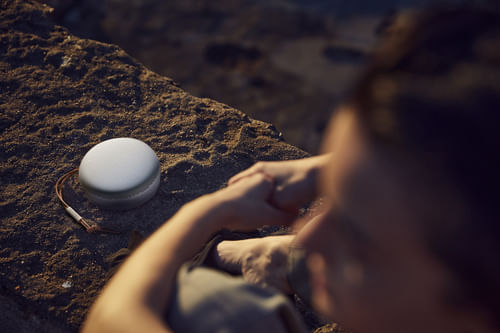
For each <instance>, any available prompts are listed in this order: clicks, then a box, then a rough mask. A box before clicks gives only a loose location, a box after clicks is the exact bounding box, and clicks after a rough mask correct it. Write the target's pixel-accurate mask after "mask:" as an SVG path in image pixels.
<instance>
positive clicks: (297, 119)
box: [41, 0, 499, 153]
mask: <svg viewBox="0 0 500 333" xmlns="http://www.w3.org/2000/svg"><path fill="white" fill-rule="evenodd" d="M41 1H42V0H41ZM42 2H46V3H47V4H49V5H50V6H52V7H54V8H55V12H54V15H55V18H56V21H57V23H59V24H60V25H63V26H65V27H67V28H69V29H70V31H71V32H72V33H74V34H76V35H77V36H80V37H84V38H91V39H95V40H99V41H104V42H110V43H114V44H118V45H119V46H121V47H122V48H123V49H124V50H125V51H127V52H128V53H129V54H130V55H132V56H133V57H135V58H136V59H137V60H139V61H140V62H142V63H143V64H144V65H145V66H146V67H148V68H150V69H152V70H153V71H155V72H157V73H159V74H162V75H166V76H168V77H171V78H173V79H174V80H175V81H176V82H178V83H179V84H180V85H181V87H182V88H183V89H185V90H187V91H188V92H190V93H192V94H193V95H195V96H199V97H210V98H213V99H216V100H218V101H221V102H223V103H226V104H228V105H231V106H233V107H236V108H238V109H240V110H242V111H243V112H245V113H247V114H248V115H250V116H251V117H254V118H256V119H260V120H263V121H266V122H270V123H272V124H274V125H275V126H276V127H277V128H278V130H280V131H281V132H283V134H284V138H285V140H286V141H287V142H289V143H291V144H293V145H296V146H298V147H300V148H302V149H304V150H306V151H308V152H310V153H316V152H317V151H318V148H319V145H320V141H321V135H322V132H323V130H324V128H325V126H326V125H327V121H328V118H329V116H330V113H331V110H332V109H333V107H334V106H335V105H336V103H337V102H338V101H339V100H340V98H341V96H342V95H343V94H344V92H345V90H346V89H348V88H349V86H350V84H351V82H352V81H353V80H355V79H356V77H357V74H358V72H359V69H360V67H361V65H362V64H363V63H364V61H365V59H366V53H367V51H368V50H369V49H370V47H371V46H372V45H373V43H374V41H375V40H376V34H377V31H378V30H380V26H381V22H384V21H387V20H389V19H390V17H391V16H392V15H393V14H394V13H396V12H397V11H399V10H404V9H408V8H417V7H424V6H428V5H436V4H440V3H452V4H454V3H460V2H465V3H469V4H470V3H473V2H474V3H477V4H479V5H481V6H488V7H490V8H493V9H497V8H498V3H499V2H498V1H497V0H476V1H474V0H471V1H459V0H448V1H436V0H434V1H430V0H383V1H367V0H358V1H346V0H182V1H173V0H168V1H159V0H134V1H129V0H86V1H81V0H47V1H42Z"/></svg>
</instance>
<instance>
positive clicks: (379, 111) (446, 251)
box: [83, 8, 500, 332]
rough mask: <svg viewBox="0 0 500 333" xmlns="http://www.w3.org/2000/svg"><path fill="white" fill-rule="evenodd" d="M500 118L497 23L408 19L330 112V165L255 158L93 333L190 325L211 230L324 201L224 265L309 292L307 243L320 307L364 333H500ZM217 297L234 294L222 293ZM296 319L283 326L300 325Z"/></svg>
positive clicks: (98, 316)
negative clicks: (297, 279)
mask: <svg viewBox="0 0 500 333" xmlns="http://www.w3.org/2000/svg"><path fill="white" fill-rule="evenodd" d="M499 111H500V22H499V17H498V16H496V15H494V14H491V13H487V12H482V11H476V10H473V9H470V8H464V9H450V10H437V11H428V12H425V13H411V14H406V15H401V16H398V18H397V20H396V22H395V23H394V24H392V25H391V26H390V27H389V28H388V30H387V32H386V33H385V37H384V39H383V41H382V43H381V44H380V46H379V47H378V48H377V49H376V51H375V52H374V55H373V59H372V62H371V64H370V66H369V67H368V68H367V69H366V71H365V73H364V75H363V76H362V77H361V78H360V80H359V82H358V84H357V85H356V86H355V87H354V89H353V91H352V93H351V94H350V95H349V96H348V98H346V100H345V102H344V103H343V104H342V106H341V107H339V108H338V110H337V112H336V113H335V115H334V117H333V118H332V121H331V123H330V126H329V130H328V133H327V137H326V139H325V141H324V146H323V151H324V152H325V155H321V156H317V157H312V158H309V159H304V160H298V161H285V162H261V163H258V164H257V165H255V166H254V167H252V168H250V169H248V170H246V171H244V172H242V173H240V174H238V175H236V176H234V177H233V178H232V179H231V180H230V181H229V186H228V187H227V188H224V189H222V190H220V191H218V192H215V193H212V194H208V195H205V196H202V197H200V198H198V199H196V200H194V201H193V202H190V203H188V204H186V205H184V206H183V207H182V208H181V209H180V210H179V212H178V213H177V214H176V215H175V216H174V217H172V218H171V219H170V220H169V221H167V222H166V223H165V224H164V225H163V226H161V227H160V228H159V230H158V231H156V232H155V233H154V234H153V235H152V236H151V237H150V238H149V239H148V240H147V241H146V242H145V243H144V244H143V245H142V246H141V247H139V248H138V249H137V250H136V251H135V252H134V253H133V254H132V255H131V256H130V258H129V259H128V260H127V261H126V262H125V263H124V264H123V266H122V267H121V269H120V270H119V271H118V272H117V274H116V275H115V276H114V277H113V279H112V280H111V281H110V282H109V283H108V285H107V286H106V287H105V288H104V290H103V292H102V294H101V295H100V296H99V298H98V299H97V301H96V303H95V304H94V305H93V307H92V308H91V310H90V313H89V316H88V318H87V320H86V322H85V324H84V327H83V330H84V331H85V332H92V331H100V332H101V331H102V332H108V331H109V332H111V331H113V332H114V331H117V332H118V331H119V332H126V331H133V332H143V331H144V332H156V331H158V332H167V331H169V330H171V329H174V330H175V329H176V328H177V329H178V330H181V329H180V328H178V327H179V326H177V324H176V325H173V323H174V322H175V316H174V317H172V315H170V316H167V320H165V319H164V318H165V315H166V314H167V313H169V312H170V313H171V312H172V311H173V309H174V308H175V307H177V305H175V304H178V303H179V302H177V303H176V300H175V297H178V296H179V294H178V293H177V294H176V291H175V290H176V288H177V287H176V277H177V274H178V271H179V269H181V267H182V265H183V263H184V262H186V261H187V260H189V259H190V258H192V257H193V256H194V255H195V253H196V252H197V251H199V249H200V248H201V247H202V246H203V244H205V242H206V241H207V240H208V239H210V237H211V236H212V235H213V234H215V233H216V232H217V231H218V230H220V229H224V228H225V229H231V230H243V231H244V230H253V229H255V228H257V227H260V226H262V225H290V224H291V223H292V222H293V221H294V219H295V218H296V215H297V214H296V213H297V209H298V208H299V207H301V206H302V205H304V204H305V203H307V202H310V201H311V200H313V199H314V198H316V197H318V196H320V197H322V198H323V205H322V208H321V212H320V214H319V215H317V216H315V217H314V218H312V219H311V220H310V221H308V222H307V223H306V224H305V225H304V226H302V227H301V228H297V229H298V231H297V233H296V234H295V235H283V236H270V237H265V238H259V239H249V240H241V241H222V242H220V243H218V244H217V245H216V246H215V249H214V251H213V253H212V255H213V257H214V260H215V262H216V263H217V265H218V266H219V267H220V268H222V269H224V270H227V271H231V272H233V273H234V272H236V273H240V274H242V275H243V277H245V278H246V279H247V280H248V281H250V282H254V283H257V284H261V285H271V286H274V287H276V288H278V289H281V290H283V291H285V292H296V291H297V290H295V288H294V286H295V285H294V283H293V276H292V277H290V276H289V275H290V274H289V273H290V272H289V271H288V270H287V268H286V264H284V262H286V259H285V260H284V259H283V258H284V257H285V258H286V257H287V256H290V254H291V253H293V252H294V249H299V250H301V253H303V255H302V260H303V261H304V262H305V263H306V264H307V267H308V272H309V274H308V277H307V278H304V280H306V281H308V283H307V284H308V285H309V287H310V290H309V292H310V302H311V304H312V306H313V307H314V308H315V309H316V310H317V311H319V312H320V313H321V314H323V315H324V316H325V317H326V318H328V319H331V320H335V321H337V322H340V323H342V324H344V325H345V326H346V327H347V328H348V329H351V330H353V331H355V332H422V331H424V332H490V331H491V332H493V331H497V330H498V329H499V328H500V322H499V318H500V283H499V282H498V281H499V279H500V266H499V265H498V264H497V261H498V259H497V258H498V256H499V255H500V242H499V239H500V226H499V221H500V217H499V213H498V209H497V202H496V201H497V200H496V199H497V198H498V195H497V194H496V191H497V189H498V188H500V182H499V180H500V177H499V176H498V174H497V170H500V158H499V156H498V155H499V154H498V148H499V147H500V140H499V138H498V134H497V126H498V124H499V123H500V119H499V118H500V114H499ZM284 267H285V268H284ZM181 272H182V270H181ZM193 272H196V269H194V270H193ZM183 274H184V273H183ZM189 274H191V273H189V272H187V273H185V275H184V276H189ZM210 274H212V273H210ZM214 274H215V273H214ZM217 274H220V273H217ZM199 276H200V278H202V275H199ZM210 278H213V279H214V280H216V279H217V277H216V275H210ZM202 282H204V283H207V284H208V285H210V283H211V281H202ZM179 284H182V279H179V282H178V283H177V285H179ZM227 287H228V288H230V283H227ZM305 289H306V291H307V288H305ZM215 290H217V293H215V295H212V296H211V297H215V298H216V297H217V295H218V293H219V294H221V295H222V292H223V290H224V288H223V284H222V287H221V284H219V285H217V286H216V287H215ZM252 292H255V293H259V291H258V289H252ZM174 294H175V295H176V296H175V297H174V296H173V295H174ZM299 294H300V293H299ZM188 295H189V294H188ZM191 295H192V297H194V296H196V294H191ZM226 296H227V295H225V294H224V297H226ZM172 298H174V300H173V301H172ZM169 300H170V301H169ZM181 300H182V299H181ZM224 300H225V302H226V301H227V302H228V304H231V306H232V304H233V303H231V302H232V301H231V299H230V298H224ZM259 302H260V301H259ZM259 302H256V303H255V304H254V305H256V306H257V307H258V306H262V303H259ZM201 303H203V302H201ZM263 307H264V308H265V306H263ZM201 309H202V310H204V311H206V310H207V307H201ZM266 309H267V308H266ZM280 309H282V308H280ZM216 310H218V308H217V309H216ZM204 311H201V312H195V313H197V315H198V316H199V317H200V321H201V322H203V323H205V322H207V321H203V320H202V319H201V317H203V315H204V314H205V315H206V314H207V313H208V312H204ZM248 311H249V312H251V311H253V310H252V308H248ZM287 311H288V310H287ZM278 312H279V311H278ZM258 313H261V312H258ZM264 313H265V311H264ZM287 313H288V312H287ZM210 314H211V315H212V316H214V315H216V314H217V311H212V312H210ZM238 316H239V317H238ZM241 316H242V313H238V315H237V316H236V319H238V318H241ZM284 317H285V318H280V320H283V321H284V322H286V324H284V327H285V331H287V330H288V331H301V330H303V328H302V327H299V328H297V329H295V328H294V327H298V326H300V324H297V325H298V326H293V325H294V323H295V322H294V320H293V319H292V320H290V317H293V314H290V315H286V316H284ZM172 318H174V319H172ZM195 318H196V317H194V320H195ZM225 319H227V320H226V321H230V320H234V318H229V317H228V318H225V317H223V318H221V319H220V318H219V319H218V320H221V321H222V322H224V320H225ZM243 319H244V318H241V320H242V321H243V322H244V320H243ZM214 320H215V319H214ZM263 322H267V319H266V320H263ZM207 325H208V324H207ZM236 325H237V324H236ZM206 327H208V326H206ZM230 327H231V328H234V326H230ZM272 327H274V326H272V325H271V324H270V326H268V328H272ZM240 328H241V329H240V330H241V331H252V329H251V328H252V327H249V326H246V327H240ZM270 330H272V329H270ZM207 331H210V330H208V329H207ZM220 331H223V329H221V330H220ZM225 331H230V330H228V329H226V330H225Z"/></svg>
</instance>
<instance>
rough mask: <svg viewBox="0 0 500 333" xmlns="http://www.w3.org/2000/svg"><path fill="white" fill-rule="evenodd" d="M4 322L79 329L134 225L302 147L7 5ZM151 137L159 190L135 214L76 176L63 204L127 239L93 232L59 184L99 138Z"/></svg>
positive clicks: (1, 23) (40, 9) (41, 16)
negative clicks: (92, 198) (86, 191)
mask: <svg viewBox="0 0 500 333" xmlns="http://www.w3.org/2000/svg"><path fill="white" fill-rule="evenodd" d="M0 6H1V7H0V133H1V134H0V160H1V164H0V185H1V191H0V216H1V224H0V244H1V247H0V318H1V319H0V321H1V322H2V324H1V325H2V329H7V330H8V331H19V332H30V331H38V332H49V331H50V332H59V331H61V332H67V331H77V329H78V327H79V326H80V324H81V323H82V320H83V319H84V316H85V314H86V312H87V310H88V308H89V306H90V305H91V303H92V301H93V300H94V299H95V297H96V296H97V294H98V293H99V290H100V289H101V288H102V286H103V285H104V283H105V274H106V272H107V270H108V263H107V261H106V258H107V257H108V256H109V255H110V254H112V253H114V252H115V251H117V250H118V249H119V248H122V247H126V246H127V240H128V237H129V234H130V232H131V231H132V230H138V231H139V232H141V233H142V234H144V235H148V234H150V233H151V232H153V231H154V230H155V229H156V228H158V227H159V226H160V225H161V224H162V223H163V222H164V221H165V220H166V219H168V218H169V217H170V216H171V215H172V214H174V213H175V211H176V210H177V209H178V208H179V207H180V206H181V205H182V204H184V203H185V202H187V201H189V200H191V199H193V198H195V197H197V196H199V195H202V194H204V193H208V192H211V191H215V190H217V189H218V188H221V187H223V186H224V185H225V182H226V181H227V179H229V177H230V176H231V175H233V174H234V173H236V172H238V171H240V170H243V169H245V168H247V167H249V166H250V165H251V164H253V163H254V162H255V161H257V160H280V159H292V158H300V157H304V156H306V155H307V154H306V153H305V152H304V151H302V150H300V149H298V148H295V147H293V146H290V145H289V144H287V143H285V142H284V141H283V139H282V138H281V135H280V133H279V132H278V131H277V130H276V129H275V128H274V127H273V126H272V125H270V124H267V123H264V122H261V121H257V120H253V119H251V118H249V117H248V116H246V115H245V114H243V113H242V112H240V111H238V110H235V109H233V108H231V107H229V106H227V105H224V104H221V103H218V102H215V101H213V100H210V99H201V98H196V97H193V96H191V95H189V94H188V93H186V92H184V91H183V90H181V89H180V88H179V87H178V86H177V85H176V83H175V82H174V81H173V80H171V79H169V78H167V77H162V76H160V75H157V74H155V73H153V72H151V71H150V70H148V69H146V68H145V67H144V66H142V65H141V64H139V63H137V62H136V61H135V60H134V59H132V58H131V57H130V56H129V55H127V53H125V52H124V51H123V50H122V49H120V48H118V47H117V46H114V45H110V44H104V43H101V42H96V41H92V40H86V39H80V38H77V37H75V36H73V35H71V34H70V33H68V31H67V30H66V29H65V28H62V27H60V26H57V25H55V24H54V23H53V22H52V21H51V20H50V19H49V18H48V15H49V14H50V13H51V11H52V10H51V9H50V8H49V7H47V6H44V5H41V4H39V3H37V2H34V1H22V0H7V1H2V2H1V5H0ZM113 137H135V138H138V139H140V140H143V141H144V142H146V143H148V144H149V145H150V146H151V147H152V148H153V150H154V151H155V152H156V153H157V155H158V157H159V159H160V162H161V185H160V189H159V192H158V193H157V195H156V196H155V197H154V198H153V199H152V200H151V201H149V202H148V203H146V204H145V205H143V206H141V207H139V208H137V209H134V210H130V211H125V212H113V211H104V210H101V209H99V208H98V207H96V206H94V205H92V204H90V203H89V202H88V201H87V200H86V199H85V197H84V195H83V193H82V190H81V188H80V187H79V185H78V183H77V181H76V179H73V180H71V181H69V182H68V184H67V186H66V187H65V190H64V195H65V197H66V198H67V201H68V202H69V203H70V204H71V205H72V206H73V207H74V208H75V209H76V210H77V211H79V212H80V213H81V215H83V216H84V217H86V218H88V219H89V220H90V221H94V222H96V223H99V224H101V225H105V226H110V227H113V228H117V229H119V230H121V231H122V233H121V234H120V235H98V234H89V233H87V232H86V231H85V230H84V229H83V228H82V227H81V226H80V225H78V224H76V223H75V222H74V221H73V220H72V219H71V218H70V217H69V216H67V215H66V214H65V213H64V210H63V208H62V206H61V205H60V203H59V202H58V200H57V199H56V196H55V192H54V185H55V183H56V181H57V179H58V178H59V177H60V176H62V175H63V174H64V173H66V172H68V171H70V170H71V169H73V168H75V167H77V166H78V164H79V162H80V160H81V158H82V157H83V155H84V154H85V153H86V152H87V151H88V150H89V149H90V148H91V147H92V146H93V145H95V144H97V143H99V142H101V141H103V140H106V139H109V138H113Z"/></svg>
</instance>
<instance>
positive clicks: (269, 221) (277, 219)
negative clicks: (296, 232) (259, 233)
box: [262, 204, 297, 226]
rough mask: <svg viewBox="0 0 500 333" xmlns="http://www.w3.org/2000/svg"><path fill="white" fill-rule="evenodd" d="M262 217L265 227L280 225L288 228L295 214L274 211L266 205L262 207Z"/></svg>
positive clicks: (273, 208) (274, 209)
mask: <svg viewBox="0 0 500 333" xmlns="http://www.w3.org/2000/svg"><path fill="white" fill-rule="evenodd" d="M262 216H263V217H264V221H262V222H265V223H264V224H266V225H281V226H289V225H291V224H293V222H294V221H295V218H296V217H297V215H296V214H293V213H290V212H286V211H283V210H279V209H276V208H275V207H273V206H271V205H269V204H267V205H265V206H264V207H263V211H262Z"/></svg>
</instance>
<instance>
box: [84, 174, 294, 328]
mask: <svg viewBox="0 0 500 333" xmlns="http://www.w3.org/2000/svg"><path fill="white" fill-rule="evenodd" d="M272 189H273V183H272V181H271V180H270V179H269V177H268V176H265V175H263V174H262V173H256V174H254V175H252V176H249V177H245V179H242V180H241V182H238V183H235V184H233V185H231V186H229V187H227V188H225V189H223V190H220V191H218V192H215V193H212V194H209V195H205V196H203V197H200V198H199V199H196V200H194V201H192V202H190V203H188V204H186V205H184V206H183V207H182V208H181V209H180V210H179V212H178V213H177V214H175V215H174V216H173V217H172V218H171V219H170V220H169V221H167V222H166V223H165V224H164V225H163V226H161V227H160V228H159V229H158V230H157V231H156V232H155V233H154V234H153V235H152V236H151V237H149V238H148V239H147V240H146V242H144V243H143V244H142V245H141V246H140V247H139V248H138V249H137V250H136V251H135V252H134V253H133V254H132V255H131V256H130V258H129V259H127V261H125V263H124V264H123V266H122V267H121V268H120V270H119V271H118V272H117V273H116V274H115V276H114V277H113V278H112V280H111V281H110V282H109V283H108V285H107V286H106V287H105V288H104V290H103V292H102V294H101V295H100V296H99V298H98V299H97V301H96V302H95V304H94V305H93V306H92V308H91V310H90V312H89V315H88V317H87V319H86V321H85V323H84V326H83V332H95V331H99V332H169V329H168V327H167V326H166V324H165V323H164V322H163V317H164V314H165V313H166V312H167V310H168V308H167V307H168V300H169V298H170V296H171V293H172V290H173V286H174V283H175V279H176V276H177V271H178V269H179V268H180V266H181V265H182V264H183V263H184V262H185V261H187V260H189V259H190V258H192V257H193V255H194V254H195V253H196V252H197V251H198V250H199V249H200V248H201V246H202V245H203V244H204V243H205V242H206V241H207V240H208V239H209V238H210V237H211V236H212V235H213V234H214V233H215V232H217V231H218V230H220V229H223V228H228V229H237V230H253V229H255V228H257V227H260V226H262V225H265V224H269V225H271V224H289V223H290V222H291V221H292V220H293V216H292V215H290V214H286V213H284V212H281V211H279V210H277V209H275V208H274V207H272V206H271V205H269V204H268V203H267V201H266V200H267V199H268V198H269V197H270V195H271V193H272Z"/></svg>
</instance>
